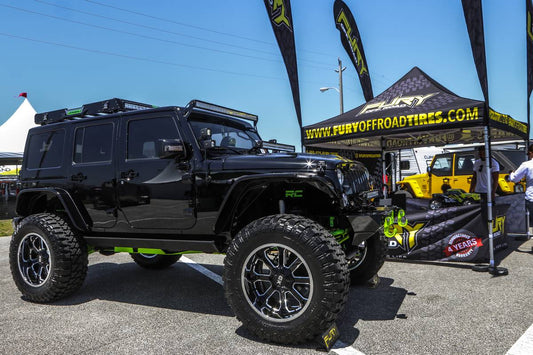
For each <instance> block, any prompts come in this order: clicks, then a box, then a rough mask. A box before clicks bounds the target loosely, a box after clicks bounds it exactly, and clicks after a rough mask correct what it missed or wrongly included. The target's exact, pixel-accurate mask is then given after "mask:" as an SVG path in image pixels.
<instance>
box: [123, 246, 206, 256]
mask: <svg viewBox="0 0 533 355" xmlns="http://www.w3.org/2000/svg"><path fill="white" fill-rule="evenodd" d="M134 249H135V250H134ZM113 250H114V252H115V253H130V254H156V255H183V254H200V253H203V252H202V251H196V250H185V251H180V252H176V253H167V252H166V251H164V250H161V249H150V248H128V247H115V248H114V249H113Z"/></svg>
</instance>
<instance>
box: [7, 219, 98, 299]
mask: <svg viewBox="0 0 533 355" xmlns="http://www.w3.org/2000/svg"><path fill="white" fill-rule="evenodd" d="M87 255H88V254H87V245H86V243H85V241H84V240H83V239H82V238H81V236H79V235H77V234H75V233H74V232H73V231H72V229H71V228H70V226H69V225H68V224H67V222H66V221H65V220H64V219H62V218H61V217H59V216H57V215H55V214H50V213H40V214H35V215H30V216H28V217H26V218H24V219H23V220H22V222H21V223H20V224H19V225H18V227H17V228H16V230H15V232H14V233H13V238H12V239H11V244H10V248H9V265H10V268H11V274H12V276H13V280H14V281H15V284H16V285H17V287H18V289H19V290H20V292H22V295H23V297H24V298H25V299H26V300H28V301H31V302H38V303H45V302H52V301H56V300H58V299H61V298H64V297H66V296H68V295H70V294H72V293H74V292H75V291H77V290H78V289H79V288H80V287H81V285H82V284H83V281H84V280H85V276H86V275H87V263H88V258H87ZM24 259H28V260H29V261H26V262H25V260H24ZM47 263H48V271H46V267H44V265H47ZM28 265H32V266H31V267H29V266H28ZM23 270H25V271H26V272H25V273H26V276H24V275H23V274H24V271H23ZM32 270H38V271H40V273H41V274H42V275H39V276H37V275H38V272H37V273H36V272H34V271H32ZM41 276H46V277H43V278H44V279H43V280H39V279H40V278H41ZM36 277H37V278H38V280H35V278H36Z"/></svg>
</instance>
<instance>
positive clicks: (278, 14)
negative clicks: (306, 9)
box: [269, 0, 292, 31]
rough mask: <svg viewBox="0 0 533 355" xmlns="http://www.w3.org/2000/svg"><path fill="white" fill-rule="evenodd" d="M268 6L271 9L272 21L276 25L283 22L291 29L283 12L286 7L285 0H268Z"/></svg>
mask: <svg viewBox="0 0 533 355" xmlns="http://www.w3.org/2000/svg"><path fill="white" fill-rule="evenodd" d="M269 3H270V8H271V9H272V10H271V12H272V21H274V23H275V24H276V25H278V26H280V25H281V24H284V25H285V26H287V28H288V29H289V30H291V31H292V26H291V23H290V21H289V19H288V18H287V15H286V14H285V12H286V9H287V7H286V6H285V0H269Z"/></svg>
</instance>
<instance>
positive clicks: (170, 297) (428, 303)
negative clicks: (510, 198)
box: [0, 237, 533, 354]
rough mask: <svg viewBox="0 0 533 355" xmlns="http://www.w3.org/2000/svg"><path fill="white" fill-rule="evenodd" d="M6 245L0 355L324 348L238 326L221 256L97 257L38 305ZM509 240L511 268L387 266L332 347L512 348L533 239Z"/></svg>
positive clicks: (530, 277) (351, 305)
mask: <svg viewBox="0 0 533 355" xmlns="http://www.w3.org/2000/svg"><path fill="white" fill-rule="evenodd" d="M9 241H10V238H9V237H2V238H0V298H1V300H2V302H1V303H0V334H1V335H0V354H35V353H41V354H86V353H90V354H155V353H158V354H251V353H253V354H289V353H290V354H316V353H318V350H317V344H304V345H300V346H288V347H287V346H280V345H273V344H268V343H264V342H261V341H260V340H258V339H257V338H255V337H254V336H253V335H252V334H250V333H249V332H248V331H247V330H246V329H244V328H243V327H242V325H241V324H240V322H238V321H237V319H236V318H235V317H234V316H233V313H232V311H231V309H230V308H229V306H228V305H227V304H226V301H225V299H224V293H223V288H222V286H221V284H220V283H219V280H220V279H219V278H218V275H221V274H222V269H223V267H222V263H223V258H224V256H222V255H205V254H195V255H187V258H188V259H190V260H192V262H190V263H187V262H183V261H180V262H178V263H176V264H175V265H173V266H172V267H171V268H169V269H167V270H162V271H151V270H144V269H141V268H140V267H138V266H137V265H136V264H135V263H133V261H132V260H131V258H130V257H129V255H127V254H116V255H113V256H103V255H100V254H92V255H90V256H89V272H88V275H87V279H86V280H85V283H84V285H83V286H82V288H81V289H80V290H79V291H78V292H77V293H75V294H74V295H72V296H70V297H68V298H66V299H64V300H61V301H59V302H55V303H53V304H34V303H30V302H27V301H24V300H23V299H22V298H21V294H20V292H19V291H18V290H17V288H16V286H15V284H14V283H13V281H12V279H11V273H10V270H9V261H8V248H9ZM509 244H510V246H509V248H508V249H507V250H504V251H502V252H499V253H497V254H496V259H497V261H499V262H500V266H502V267H506V268H508V270H509V275H507V276H501V277H493V276H491V275H490V274H488V273H477V272H474V271H472V270H471V269H470V266H471V265H470V264H459V263H453V264H452V263H446V264H439V263H427V262H426V263H415V262H404V261H387V262H386V263H385V265H384V267H383V268H382V270H381V271H380V274H379V275H380V280H381V282H380V284H379V285H378V286H377V287H376V288H370V287H367V286H359V287H352V288H351V290H350V295H349V299H348V302H347V304H346V306H345V309H344V311H343V312H342V313H341V314H340V316H339V318H338V322H337V324H338V328H339V330H340V333H341V338H340V342H338V344H337V349H334V350H333V351H332V353H336V354H356V353H364V354H437V353H438V354H458V353H459V354H505V353H506V352H508V351H509V349H511V347H512V346H513V344H515V343H516V342H517V341H518V340H519V338H520V337H522V336H523V335H524V333H525V332H526V331H527V330H528V328H529V327H530V326H531V325H532V324H533V254H531V253H530V251H531V248H532V246H533V240H530V241H516V240H514V239H512V238H510V243H509ZM191 266H195V268H192V267H191ZM206 269H207V270H209V271H211V274H209V273H208V272H205V270H206ZM202 270H204V272H202ZM206 275H207V276H206ZM217 280H218V281H217ZM343 347H344V348H343ZM519 349H521V350H519V352H518V353H524V354H528V353H529V354H531V353H533V348H528V347H527V346H526V347H525V348H519ZM524 349H525V350H524ZM529 351H531V352H529Z"/></svg>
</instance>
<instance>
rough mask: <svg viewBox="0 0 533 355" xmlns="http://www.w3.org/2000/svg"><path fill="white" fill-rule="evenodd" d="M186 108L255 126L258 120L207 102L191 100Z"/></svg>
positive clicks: (255, 116) (243, 113) (248, 114)
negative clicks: (233, 118) (239, 120)
mask: <svg viewBox="0 0 533 355" xmlns="http://www.w3.org/2000/svg"><path fill="white" fill-rule="evenodd" d="M187 108H188V109H200V110H204V111H211V112H216V113H222V114H225V115H227V116H232V117H236V118H240V119H244V120H248V121H252V122H253V123H254V125H257V121H258V119H259V118H258V117H257V115H254V114H251V113H247V112H243V111H238V110H234V109H231V108H227V107H224V106H220V105H215V104H210V103H209V102H205V101H200V100H192V101H191V102H189V104H188V105H187Z"/></svg>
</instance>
